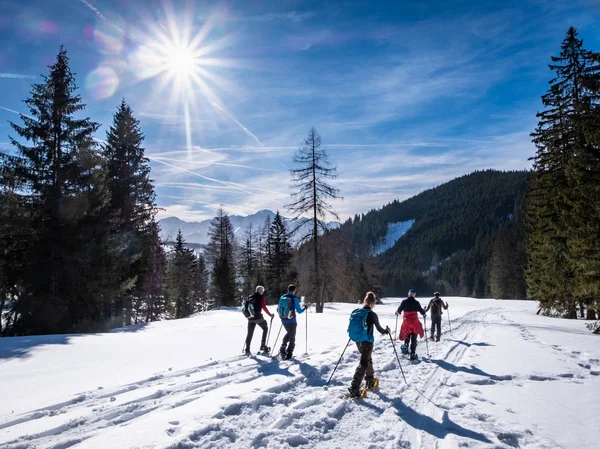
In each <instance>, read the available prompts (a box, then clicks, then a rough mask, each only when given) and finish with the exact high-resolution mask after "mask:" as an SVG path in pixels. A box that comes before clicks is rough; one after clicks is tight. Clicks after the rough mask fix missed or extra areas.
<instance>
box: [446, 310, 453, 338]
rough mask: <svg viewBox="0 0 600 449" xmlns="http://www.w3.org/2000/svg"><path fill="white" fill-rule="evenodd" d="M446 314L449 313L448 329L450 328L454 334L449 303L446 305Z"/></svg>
mask: <svg viewBox="0 0 600 449" xmlns="http://www.w3.org/2000/svg"><path fill="white" fill-rule="evenodd" d="M446 312H448V327H449V328H450V332H452V323H451V322H450V310H448V303H446Z"/></svg>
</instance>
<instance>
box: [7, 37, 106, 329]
mask: <svg viewBox="0 0 600 449" xmlns="http://www.w3.org/2000/svg"><path fill="white" fill-rule="evenodd" d="M43 80H44V82H43V83H40V84H34V85H33V86H32V89H31V96H30V98H28V99H27V100H26V101H25V103H26V104H27V105H28V106H29V115H27V116H26V115H21V120H22V122H23V125H17V124H15V123H11V126H12V128H13V129H14V131H15V132H16V133H17V134H18V136H19V137H20V139H19V140H17V139H15V138H12V137H11V143H12V145H13V146H14V147H15V148H16V150H17V154H16V155H8V154H2V156H1V157H2V179H3V184H4V185H6V183H7V182H8V184H10V185H11V186H12V189H13V190H12V191H13V192H15V194H16V195H18V196H19V197H20V198H19V200H18V201H15V202H14V203H13V205H15V207H16V210H15V211H14V212H15V216H16V217H19V218H22V219H23V221H22V223H21V230H20V232H19V233H15V234H14V237H15V238H17V239H18V242H16V244H17V245H18V246H20V247H21V248H22V249H23V251H22V252H21V253H20V256H19V257H20V261H19V263H18V264H17V265H18V266H19V271H20V272H19V273H18V275H17V276H16V277H17V278H18V279H19V282H20V284H21V285H20V292H19V298H18V301H15V302H14V304H13V310H12V312H13V316H14V319H13V321H12V324H11V326H12V331H11V332H12V333H13V334H20V335H22V334H39V333H50V332H69V331H85V330H96V329H99V328H101V325H102V322H103V319H102V318H103V317H102V313H101V312H102V309H103V307H104V304H105V303H106V302H108V301H110V298H111V297H112V295H113V294H114V287H113V284H112V282H111V276H110V273H107V272H106V264H105V263H106V261H107V260H109V259H110V256H109V253H110V251H111V245H110V242H109V236H110V220H109V218H108V217H107V215H106V213H105V209H106V204H107V201H108V199H109V193H108V192H107V190H106V188H105V182H106V179H105V176H104V172H103V170H102V166H101V165H102V159H101V157H100V155H99V154H98V153H97V152H96V151H95V143H94V140H93V138H92V137H93V134H94V132H95V131H96V130H97V129H98V124H97V123H94V122H92V121H91V120H90V119H88V118H78V117H76V115H78V114H79V113H81V112H82V111H83V110H84V109H85V105H84V104H83V103H82V101H81V98H80V96H79V95H78V94H77V93H76V91H77V87H76V85H75V78H74V75H73V73H72V72H71V70H70V68H69V59H68V57H67V52H66V50H65V49H64V48H62V47H61V49H60V51H59V53H58V55H57V58H56V62H55V63H54V64H53V65H51V66H50V72H49V74H48V75H47V76H43ZM25 142H27V143H28V144H27V143H25ZM7 180H8V181H7Z"/></svg>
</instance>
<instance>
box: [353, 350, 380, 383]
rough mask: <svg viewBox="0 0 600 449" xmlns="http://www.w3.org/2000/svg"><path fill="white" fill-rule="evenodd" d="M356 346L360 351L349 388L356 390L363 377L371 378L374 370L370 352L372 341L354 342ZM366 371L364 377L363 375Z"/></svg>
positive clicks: (371, 351)
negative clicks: (358, 360)
mask: <svg viewBox="0 0 600 449" xmlns="http://www.w3.org/2000/svg"><path fill="white" fill-rule="evenodd" d="M356 347H357V348H358V351H359V352H360V362H359V364H358V366H357V367H356V371H354V377H353V378H352V385H351V386H350V388H352V389H353V390H358V389H359V388H360V384H361V383H362V381H363V378H365V379H366V380H373V376H374V375H375V371H374V370H373V360H372V359H371V354H372V353H373V343H372V342H370V341H361V342H356ZM365 373H366V377H365Z"/></svg>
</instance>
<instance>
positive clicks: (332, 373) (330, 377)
mask: <svg viewBox="0 0 600 449" xmlns="http://www.w3.org/2000/svg"><path fill="white" fill-rule="evenodd" d="M349 344H350V338H349V339H348V343H346V347H345V348H344V350H343V351H342V355H341V356H340V359H339V360H338V362H337V363H336V364H335V368H333V371H332V372H331V376H329V380H328V381H327V383H326V384H325V388H327V386H328V385H329V382H331V379H332V378H333V375H334V373H335V370H337V367H338V365H339V364H340V362H341V361H342V357H344V353H345V352H346V349H348V345H349Z"/></svg>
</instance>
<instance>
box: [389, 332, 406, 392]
mask: <svg viewBox="0 0 600 449" xmlns="http://www.w3.org/2000/svg"><path fill="white" fill-rule="evenodd" d="M388 335H390V334H388ZM390 341H391V342H392V347H393V348H394V354H396V360H398V366H399V367H400V372H401V373H402V377H403V378H404V383H405V384H406V385H408V382H407V381H406V376H405V375H404V370H403V369H402V363H400V357H398V351H396V345H395V344H394V340H393V339H392V336H391V335H390Z"/></svg>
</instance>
